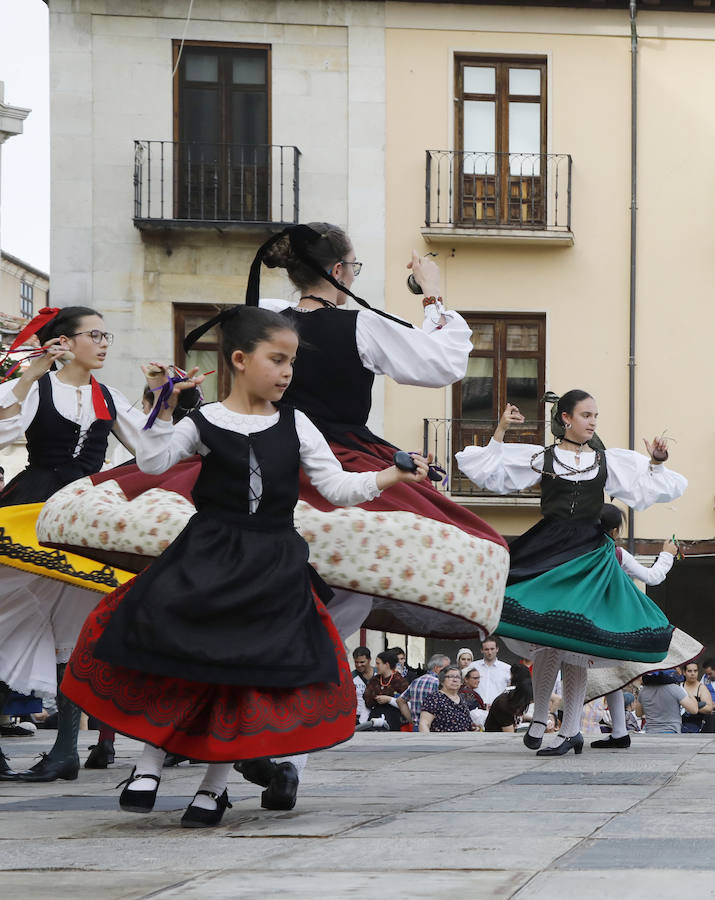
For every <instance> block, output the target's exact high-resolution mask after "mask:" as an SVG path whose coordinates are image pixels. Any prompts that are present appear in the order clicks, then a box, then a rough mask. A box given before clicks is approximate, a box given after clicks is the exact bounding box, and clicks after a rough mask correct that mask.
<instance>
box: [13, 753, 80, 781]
mask: <svg viewBox="0 0 715 900" xmlns="http://www.w3.org/2000/svg"><path fill="white" fill-rule="evenodd" d="M41 755H42V759H41V760H40V761H39V762H38V763H35V765H34V766H32V767H31V768H29V769H26V770H25V771H24V772H18V775H17V778H18V781H57V780H58V779H60V778H61V779H62V780H63V781H75V780H76V779H77V775H78V774H79V756H67V757H65V758H64V759H53V758H52V757H51V756H50V755H49V754H47V753H43V754H41Z"/></svg>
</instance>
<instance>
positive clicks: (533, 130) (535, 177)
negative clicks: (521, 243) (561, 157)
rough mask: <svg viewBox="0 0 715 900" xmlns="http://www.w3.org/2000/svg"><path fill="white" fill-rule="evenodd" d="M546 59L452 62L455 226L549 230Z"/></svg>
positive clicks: (461, 56) (470, 57)
mask: <svg viewBox="0 0 715 900" xmlns="http://www.w3.org/2000/svg"><path fill="white" fill-rule="evenodd" d="M546 74H547V73H546V58H545V57H542V56H492V55H488V54H487V55H478V56H477V55H466V54H459V55H456V56H455V95H454V96H455V106H456V115H455V128H456V135H455V149H456V155H457V160H456V161H455V162H456V164H455V167H454V173H455V174H454V177H455V185H454V197H455V204H456V209H455V211H454V220H455V222H456V223H458V224H459V225H463V226H469V225H472V226H490V227H500V226H501V227H524V226H530V227H534V228H545V227H546V166H545V158H544V156H545V154H546Z"/></svg>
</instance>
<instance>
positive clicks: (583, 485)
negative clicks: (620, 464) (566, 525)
mask: <svg viewBox="0 0 715 900" xmlns="http://www.w3.org/2000/svg"><path fill="white" fill-rule="evenodd" d="M595 453H596V459H597V460H598V464H599V465H598V472H597V473H596V477H595V478H591V479H587V480H581V481H571V480H569V479H568V478H560V477H558V476H556V477H555V478H554V477H552V476H553V473H554V448H553V447H547V448H546V449H545V450H544V467H543V472H544V475H543V477H542V479H541V514H542V516H543V517H544V518H545V519H586V520H588V521H591V522H597V521H598V520H599V518H600V516H601V508H602V507H603V489H604V487H605V485H606V478H607V477H608V468H607V466H606V454H605V452H604V451H603V450H596V451H595Z"/></svg>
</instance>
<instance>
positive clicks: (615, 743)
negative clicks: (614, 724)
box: [591, 734, 631, 750]
mask: <svg viewBox="0 0 715 900" xmlns="http://www.w3.org/2000/svg"><path fill="white" fill-rule="evenodd" d="M591 746H592V747H593V749H594V750H627V749H628V747H630V746H631V736H630V734H624V735H623V737H619V738H614V737H613V735H612V734H609V735H608V737H607V738H604V739H603V740H601V741H591Z"/></svg>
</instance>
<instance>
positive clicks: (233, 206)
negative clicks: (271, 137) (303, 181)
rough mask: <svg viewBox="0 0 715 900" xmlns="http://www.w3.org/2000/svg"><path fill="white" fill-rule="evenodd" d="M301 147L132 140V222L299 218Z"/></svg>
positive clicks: (248, 221)
mask: <svg viewBox="0 0 715 900" xmlns="http://www.w3.org/2000/svg"><path fill="white" fill-rule="evenodd" d="M299 169H300V150H299V149H298V148H297V147H291V146H285V145H278V144H250V145H249V144H204V143H196V142H189V141H134V222H135V224H136V225H137V226H138V227H146V226H150V225H151V224H153V223H169V222H176V223H180V222H183V223H187V224H190V223H223V224H266V223H275V224H290V223H296V222H298V197H299V174H300V173H299Z"/></svg>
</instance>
